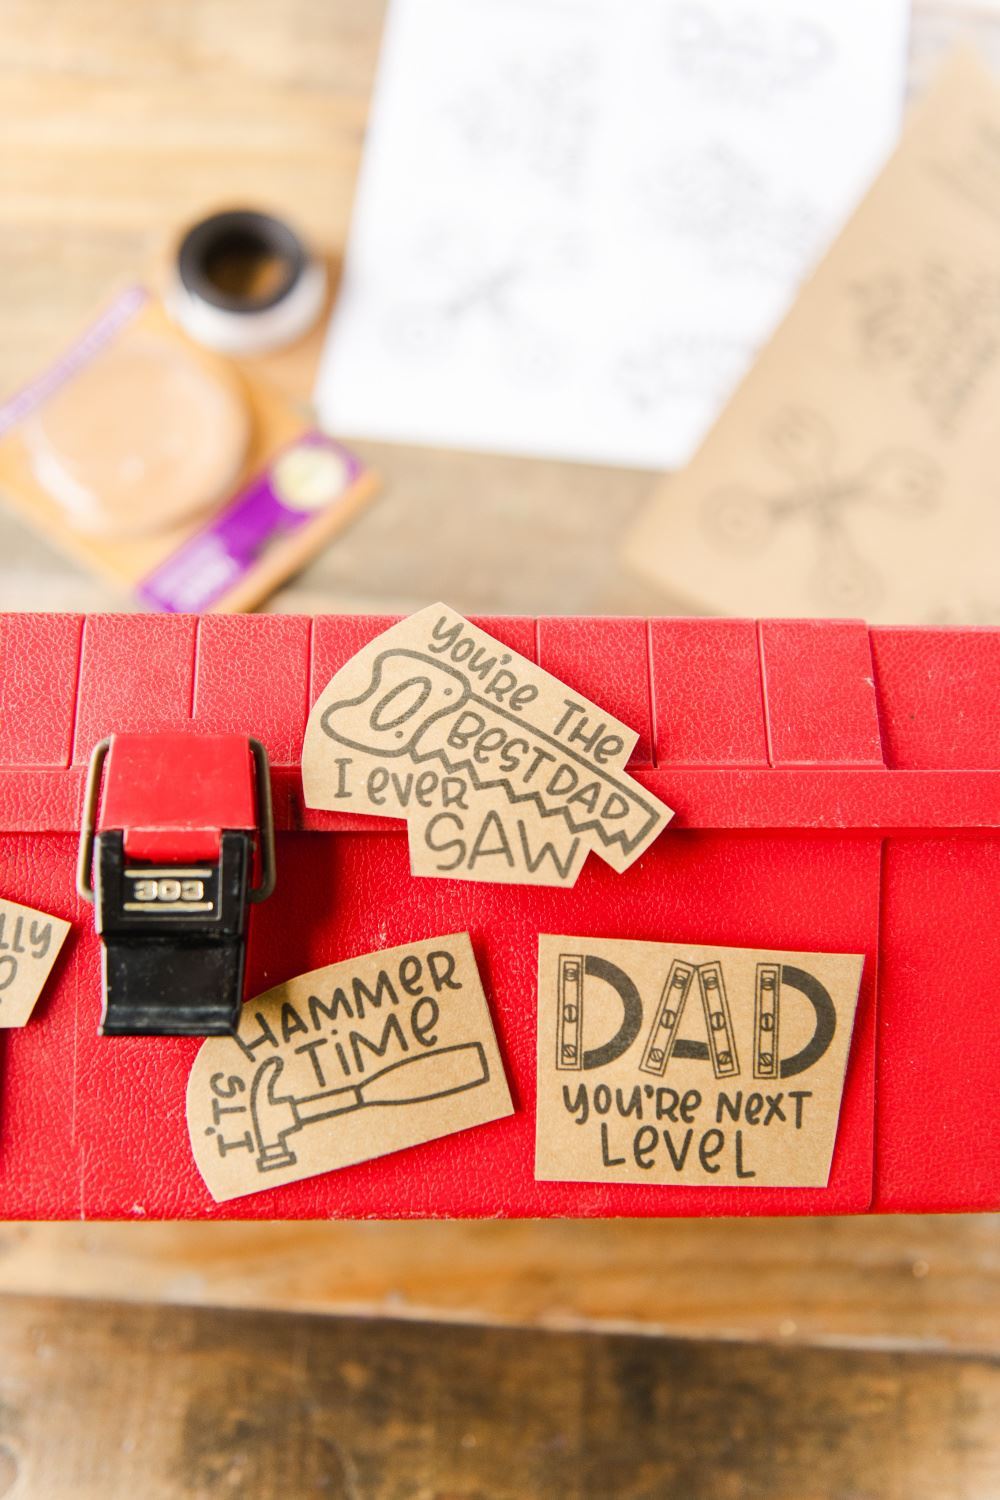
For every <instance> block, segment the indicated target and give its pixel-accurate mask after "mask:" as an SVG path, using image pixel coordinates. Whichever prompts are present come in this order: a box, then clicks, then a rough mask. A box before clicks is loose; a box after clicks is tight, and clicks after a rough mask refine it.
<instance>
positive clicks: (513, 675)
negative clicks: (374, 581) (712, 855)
mask: <svg viewBox="0 0 1000 1500" xmlns="http://www.w3.org/2000/svg"><path fill="white" fill-rule="evenodd" d="M638 738H639V736H638V731H636V730H635V729H631V728H630V727H629V726H628V725H626V724H623V723H621V722H620V721H619V720H617V719H615V718H613V717H612V716H611V715H610V714H608V713H607V712H606V711H605V710H604V709H603V708H601V707H600V706H598V705H596V704H592V703H588V702H587V701H586V700H585V699H583V698H581V697H580V695H579V694H577V693H571V692H570V691H569V689H567V688H566V686H565V685H564V684H563V683H561V682H560V681H559V680H558V678H555V677H553V676H551V675H550V674H549V673H548V672H545V671H544V670H543V669H542V668H541V667H539V666H537V665H536V664H535V663H534V662H532V661H529V660H528V659H527V658H526V657H522V656H518V655H517V654H516V653H515V652H514V651H510V650H505V649H504V647H503V645H502V644H501V643H500V642H499V641H497V640H495V639H494V638H493V637H491V636H489V635H487V634H486V632H485V631H482V630H480V629H479V628H478V626H475V625H473V624H472V623H471V622H470V621H468V620H466V619H464V618H463V617H462V616H461V615H459V614H456V612H455V611H454V610H451V609H449V608H448V606H447V605H444V604H436V605H431V606H430V607H429V608H428V609H425V610H421V611H420V612H419V613H418V614H416V615H412V616H410V618H409V619H408V620H403V621H400V622H399V624H397V625H394V626H392V627H391V628H390V629H389V630H387V631H385V632H384V633H383V634H382V635H380V636H378V637H376V639H375V640H374V641H372V642H370V643H369V644H368V645H367V646H365V647H363V648H362V649H361V651H359V652H358V653H357V654H356V655H355V656H354V657H352V658H351V660H350V661H349V662H347V663H345V665H344V666H343V667H341V668H340V670H339V671H338V672H337V673H336V675H335V676H334V677H333V678H332V679H331V681H330V682H329V683H328V684H327V687H326V688H325V690H324V691H323V693H322V694H321V695H320V697H319V699H318V700H317V702H316V703H315V704H314V705H313V709H312V712H311V714H310V717H309V723H308V725H307V728H306V737H305V742H304V745H303V751H302V781H303V789H304V792H305V798H306V803H307V805H308V806H310V807H327V808H333V809H335V810H337V811H347V810H348V808H350V809H351V810H352V811H354V812H364V813H369V814H374V816H376V817H404V818H405V819H406V821H407V826H408V830H409V834H410V857H411V868H412V870H413V873H414V874H417V875H435V876H448V877H450V878H452V879H465V880H501V881H506V882H509V883H515V882H520V883H529V884H535V885H542V884H546V885H572V883H573V882H574V880H575V879H576V877H577V875H578V874H579V871H580V868H581V866H582V864H583V861H584V859H585V858H586V856H587V853H588V852H589V851H590V850H591V849H593V850H594V851H595V852H596V853H598V854H599V855H600V856H601V858H602V859H604V860H605V861H606V862H607V863H608V864H610V865H612V867H613V868H614V869H616V870H619V871H621V870H625V869H627V868H628V866H629V865H630V864H632V863H633V862H634V861H635V860H636V859H637V858H638V857H639V856H640V855H641V854H642V853H643V851H644V850H645V849H646V848H648V846H649V845H650V844H651V843H652V841H653V839H654V838H655V837H656V836H657V834H658V833H659V832H660V830H661V829H662V828H663V827H664V826H665V824H666V822H667V821H668V819H669V817H670V810H669V809H668V808H666V807H665V806H664V805H663V803H662V802H660V801H659V799H658V798H656V797H654V796H653V795H652V793H650V792H648V791H647V790H646V788H645V787H644V786H643V785H642V784H641V783H640V782H639V781H637V780H635V779H634V778H633V777H632V776H630V775H629V774H628V772H627V771H626V769H625V767H626V763H627V761H628V758H629V756H630V754H631V752H632V751H633V749H634V748H635V745H636V743H637V741H638Z"/></svg>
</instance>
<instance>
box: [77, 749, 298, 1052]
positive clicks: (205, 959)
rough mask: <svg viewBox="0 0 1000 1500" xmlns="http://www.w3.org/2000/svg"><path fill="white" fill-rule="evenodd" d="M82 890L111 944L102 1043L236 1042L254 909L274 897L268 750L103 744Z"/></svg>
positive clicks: (92, 776)
mask: <svg viewBox="0 0 1000 1500" xmlns="http://www.w3.org/2000/svg"><path fill="white" fill-rule="evenodd" d="M255 872H256V876H257V878H256V880H254V878H253V877H254V874H255ZM77 889H78V890H79V892H80V895H81V896H83V897H84V899H85V900H87V901H91V902H93V904H94V925H95V927H96V930H97V932H98V933H99V935H100V937H101V938H102V953H103V957H102V973H103V984H104V1009H103V1014H102V1018H101V1026H100V1030H101V1034H102V1035H104V1036H223V1035H228V1034H231V1033H232V1032H233V1031H235V1029H236V1026H237V1023H238V1021H239V1016H240V1006H241V1005H242V1002H243V972H244V961H245V954H246V925H247V911H248V906H249V904H250V903H252V902H255V901H262V900H264V898H265V897H267V896H269V895H270V894H271V892H272V890H273V889H274V825H273V817H272V811H271V780H270V769H269V766H268V760H267V753H266V751H265V750H264V747H263V745H261V744H260V743H259V742H258V741H257V740H253V739H248V738H247V737H246V736H242V735H229V734H196V733H188V734H186V733H164V734H115V735H111V736H110V737H109V738H108V739H106V740H102V741H101V742H100V744H98V745H97V746H96V747H95V749H94V752H93V754H92V756H91V760H90V770H89V774H88V777H87V789H86V795H85V798H84V811H83V825H82V829H81V836H80V858H79V866H78V869H77Z"/></svg>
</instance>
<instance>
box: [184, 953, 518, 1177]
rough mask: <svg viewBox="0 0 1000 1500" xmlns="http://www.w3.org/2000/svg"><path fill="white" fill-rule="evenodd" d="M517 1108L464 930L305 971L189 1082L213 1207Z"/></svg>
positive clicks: (205, 1052)
mask: <svg viewBox="0 0 1000 1500" xmlns="http://www.w3.org/2000/svg"><path fill="white" fill-rule="evenodd" d="M511 1113H513V1105H512V1104H511V1099H510V1092H509V1090H508V1088H507V1079H506V1077H505V1074H504V1069H503V1063H502V1061H501V1058H500V1052H499V1049H498V1047H497V1042H496V1036H495V1035H494V1031H493V1022H492V1020H491V1018H490V1012H489V1006H488V1005H487V1002H486V996H485V995H484V994H483V988H482V984H481V982H480V978H479V971H478V969H477V967H476V960H475V955H474V954H473V951H472V944H471V942H470V941H469V938H468V935H467V934H466V933H464V932H463V933H457V934H455V935H453V936H450V937H441V938H430V939H427V940H426V941H421V942H414V943H407V944H405V945H403V946H401V947H398V948H387V949H385V950H384V951H382V952H379V953H366V954H363V955H361V956H360V957H358V958H352V959H348V960H347V961H346V962H344V963H338V964H330V965H328V967H326V968H324V969H314V970H313V971H312V972H311V973H309V974H300V975H298V976H297V977H296V978H294V979H290V980H288V981H287V983H285V984H281V985H278V986H277V988H275V989H273V990H269V991H268V992H267V994H265V995H260V996H258V998H257V999H256V1000H249V1001H248V1002H247V1003H246V1005H244V1007H243V1013H242V1016H241V1018H240V1025H239V1033H238V1036H237V1037H210V1038H209V1039H208V1040H207V1041H206V1042H205V1043H204V1044H203V1045H202V1047H201V1050H200V1051H199V1053H198V1056H197V1057H196V1058H195V1062H194V1067H193V1068H192V1070H191V1074H190V1077H189V1080H188V1090H187V1122H188V1131H189V1134H190V1137H191V1145H192V1149H193V1151H194V1157H195V1161H196V1162H197V1165H198V1170H199V1171H200V1172H201V1175H202V1177H203V1178H204V1179H205V1184H206V1186H207V1187H208V1190H209V1192H210V1193H211V1194H212V1197H213V1198H214V1199H215V1201H216V1202H217V1203H224V1202H227V1201H228V1200H229V1199H231V1198H241V1197H244V1196H245V1195H246V1194H248V1193H257V1192H260V1191H261V1190H263V1189H266V1188H274V1187H280V1186H281V1185H282V1184H283V1183H287V1182H300V1181H302V1179H303V1178H306V1177H316V1176H318V1175H319V1174H321V1173H323V1172H330V1171H332V1170H334V1169H336V1168H339V1167H347V1166H351V1165H353V1164H355V1163H357V1162H364V1161H370V1160H371V1159H372V1158H373V1157H376V1156H385V1155H386V1154H387V1153H389V1152H391V1151H401V1150H403V1149H404V1148H405V1147H407V1146H418V1145H420V1144H422V1143H423V1142H425V1141H432V1140H436V1139H437V1138H438V1137H439V1136H443V1135H451V1134H453V1133H454V1132H455V1131H457V1130H468V1129H469V1128H470V1127H471V1126H473V1125H484V1124H486V1123H487V1122H488V1121H490V1120H499V1119H501V1118H503V1117H504V1116H505V1115H509V1114H511Z"/></svg>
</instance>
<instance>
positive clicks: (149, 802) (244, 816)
mask: <svg viewBox="0 0 1000 1500" xmlns="http://www.w3.org/2000/svg"><path fill="white" fill-rule="evenodd" d="M256 826H257V811H256V797H255V794H254V769H253V759H252V756H251V753H250V744H249V741H248V740H247V738H246V736H245V735H240V734H198V733H196V732H192V733H183V732H181V733H178V732H169V733H162V734H115V735H112V736H111V749H110V750H109V752H108V758H107V762H106V764H105V767H104V794H103V797H102V800H101V810H100V815H99V817H98V822H97V827H98V831H99V832H105V831H107V830H109V829H117V828H120V829H122V830H123V832H124V835H125V840H124V842H125V853H126V854H127V855H129V857H130V858H132V859H148V860H166V861H168V862H171V863H175V862H177V861H180V860H193V859H211V860H216V859H218V857H219V847H220V834H221V832H222V830H223V829H224V828H241V829H253V828H255V827H256Z"/></svg>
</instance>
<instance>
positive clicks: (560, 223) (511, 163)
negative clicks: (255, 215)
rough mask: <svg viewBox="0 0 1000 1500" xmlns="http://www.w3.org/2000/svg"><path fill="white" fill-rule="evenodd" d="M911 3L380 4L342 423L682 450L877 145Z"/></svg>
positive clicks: (451, 437)
mask: <svg viewBox="0 0 1000 1500" xmlns="http://www.w3.org/2000/svg"><path fill="white" fill-rule="evenodd" d="M907 16H908V4H907V0H879V3H878V4H871V3H870V0H837V3H836V4H833V3H831V0H627V3H621V0H393V4H392V5H391V7H390V10H389V13H388V20H387V26H386V33H385V41H384V46H383V53H382V60H381V64H380V68H379V75H378V81H377V87H376V91H375V96H374V100H373V104H372V109H371V115H370V119H369V128H368V134H367V143H366V148H365V157H364V161H363V164H362V170H361V175H360V179H359V185H358V191H357V197H356V203H355V210H354V219H353V224H352V228H351V236H350V243H349V246H348V253H347V260H346V266H345V272H344V278H343V282H342V285H341V289H340V294H339V300H338V304H337V308H336V312H335V316H334V319H333V323H332V325H331V329H330V333H329V338H328V342H327V345H326V350H325V355H324V360H323V364H322V367H321V371H320V376H319V381H318V386H317V390H316V399H317V404H318V406H319V410H320V414H321V417H322V419H323V420H324V422H325V423H326V424H327V425H329V426H330V427H331V428H332V430H334V431H336V432H337V433H347V434H357V435H365V436H370V437H379V438H388V439H394V440H396V441H403V442H415V443H433V444H439V445H442V446H451V447H460V448H476V449H487V450H493V451H498V452H510V453H524V454H535V455H542V456H550V457H556V458H564V459H582V460H590V461H593V462H599V463H615V464H626V465H634V466H638V467H649V468H665V467H673V466H676V465H677V464H679V463H682V462H684V461H685V460H686V459H687V458H688V457H689V456H690V454H691V452H692V451H693V449H694V447H695V445H696V444H697V442H698V441H699V440H700V438H701V437H702V436H703V434H704V433H705V431H706V430H707V428H708V426H709V424H710V422H711V421H712V419H713V417H714V416H715V415H716V413H717V412H718V410H719V408H720V406H721V404H722V401H723V400H724V399H725V397H726V395H727V394H728V393H729V391H730V390H731V389H732V388H733V386H734V385H735V384H736V382H737V380H738V379H739V377H740V375H741V374H742V373H743V371H744V370H745V369H746V367H747V364H748V363H749V360H750V358H751V356H752V354H753V351H754V350H755V349H756V348H758V347H759V345H760V343H761V341H762V340H763V339H764V338H765V337H766V336H767V335H768V334H769V332H770V331H771V329H772V328H773V327H774V325H775V324H776V322H777V321H778V319H779V318H780V317H781V315H782V313H783V312H784V310H785V309H786V307H787V306H788V303H789V301H790V300H791V297H792V295H793V294H794V291H795V288H796V286H797V284H798V282H799V281H800V279H801V277H802V276H803V274H804V273H806V272H807V271H808V269H809V268H810V266H811V265H812V264H813V263H814V262H815V260H816V259H817V258H818V256H819V255H820V254H821V253H822V251H823V250H824V249H825V248H826V245H827V244H828V242H829V240H830V238H831V237H832V235H833V234H834V233H835V232H836V230H837V229H838V228H839V227H840V224H841V223H842V221H843V218H844V216H845V215H846V214H847V213H848V212H849V211H850V210H851V209H852V208H853V206H854V204H855V203H856V202H857V200H858V198H859V197H860V195H861V193H862V192H863V190H864V189H865V187H866V186H867V184H868V182H869V181H870V179H871V177H872V176H873V175H874V173H875V172H876V171H877V169H878V167H879V166H880V165H881V163H882V161H883V160H884V158H885V156H886V155H887V153H888V152H889V150H890V149H891V147H892V145H893V143H894V141H895V139H896V135H897V132H898V126H899V118H900V111H901V107H902V92H903V74H904V64H905V51H906V29H907Z"/></svg>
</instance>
